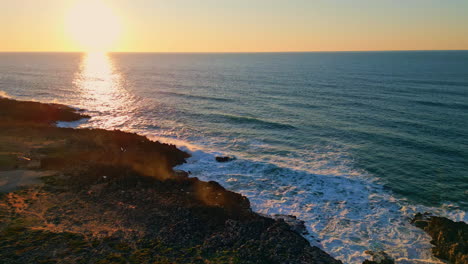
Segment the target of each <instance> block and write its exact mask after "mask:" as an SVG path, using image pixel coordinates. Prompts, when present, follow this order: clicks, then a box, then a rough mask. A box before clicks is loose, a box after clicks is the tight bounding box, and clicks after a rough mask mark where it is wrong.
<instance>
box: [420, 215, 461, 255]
mask: <svg viewBox="0 0 468 264" xmlns="http://www.w3.org/2000/svg"><path fill="white" fill-rule="evenodd" d="M411 223H412V224H414V225H415V226H417V227H419V228H421V229H423V230H424V231H426V233H428V234H429V235H430V236H431V237H432V241H431V243H432V244H433V245H434V247H433V248H432V253H433V254H434V256H436V257H438V258H440V259H443V260H448V261H450V262H451V263H454V264H467V263H468V224H466V223H464V222H454V221H452V220H450V219H447V218H445V217H438V216H432V215H430V214H428V213H424V214H421V213H417V214H416V215H415V216H414V218H413V219H412V220H411Z"/></svg>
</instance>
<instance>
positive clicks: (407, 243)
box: [0, 51, 468, 263]
mask: <svg viewBox="0 0 468 264" xmlns="http://www.w3.org/2000/svg"><path fill="white" fill-rule="evenodd" d="M0 91H2V94H4V95H5V94H7V95H8V96H11V97H13V98H16V99H21V100H37V101H42V102H58V103H64V104H68V105H72V106H75V107H77V108H82V109H84V110H85V112H86V113H88V114H90V115H91V116H92V118H91V119H90V120H86V121H84V122H80V123H78V124H71V125H75V126H80V127H99V128H106V129H121V130H125V131H132V132H138V133H141V134H144V135H147V136H148V137H150V138H152V139H155V140H160V141H162V142H167V143H173V144H176V145H177V146H179V147H180V148H182V149H184V150H186V151H188V152H190V153H191V154H192V157H191V158H190V159H188V162H187V163H186V164H184V165H181V166H179V168H180V169H184V170H187V171H190V172H191V176H192V177H199V178H200V179H203V180H215V181H218V182H219V183H221V184H222V185H223V186H224V187H226V188H228V189H230V190H233V191H236V192H239V193H242V194H243V195H246V196H247V197H248V198H249V199H250V201H251V204H252V208H253V209H254V210H255V211H256V212H259V213H261V214H265V215H274V214H290V215H295V216H297V217H298V218H300V219H302V220H304V221H305V223H306V227H307V229H308V231H309V235H306V238H307V239H308V240H309V241H310V242H311V243H312V244H313V245H317V246H319V247H321V248H323V249H324V250H325V251H327V252H328V253H330V254H331V255H332V256H334V257H336V258H338V259H340V260H343V261H344V262H345V263H361V262H362V261H363V260H364V259H365V258H366V257H369V255H367V254H365V253H364V252H365V251H366V250H374V251H380V250H384V251H386V252H387V253H388V254H389V255H391V256H392V257H394V258H395V259H396V260H397V263H439V262H438V260H437V259H434V258H433V257H432V256H431V252H430V248H431V245H430V243H429V241H430V238H429V237H428V236H427V235H426V234H425V233H424V232H423V231H421V230H419V229H417V228H415V227H413V226H412V225H411V224H410V223H409V221H410V218H411V217H412V216H413V215H414V214H415V213H416V212H424V211H429V212H433V213H435V214H439V215H443V216H446V217H449V218H451V219H453V220H457V221H465V222H467V221H468V215H467V214H466V211H467V209H468V51H419V52H418V51H415V52H337V53H251V54H249V53H245V54H158V53H112V54H107V55H106V54H81V53H0ZM63 125H70V124H63ZM217 155H228V156H233V157H236V159H235V160H234V161H231V162H227V163H218V162H216V161H215V156H217Z"/></svg>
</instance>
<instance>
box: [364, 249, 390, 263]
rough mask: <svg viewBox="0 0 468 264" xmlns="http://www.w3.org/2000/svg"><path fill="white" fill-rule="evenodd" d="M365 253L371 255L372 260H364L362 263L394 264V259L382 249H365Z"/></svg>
mask: <svg viewBox="0 0 468 264" xmlns="http://www.w3.org/2000/svg"><path fill="white" fill-rule="evenodd" d="M365 253H366V254H369V255H371V256H372V260H367V259H366V260H364V262H363V263H362V264H395V260H393V259H392V258H391V257H390V256H389V255H387V253H385V252H383V251H378V252H374V251H370V250H369V251H366V252H365Z"/></svg>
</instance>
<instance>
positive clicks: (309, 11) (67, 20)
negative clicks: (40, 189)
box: [0, 0, 468, 52]
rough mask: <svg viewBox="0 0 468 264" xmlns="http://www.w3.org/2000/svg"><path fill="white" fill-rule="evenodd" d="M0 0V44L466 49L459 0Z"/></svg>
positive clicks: (466, 5) (467, 29)
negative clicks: (0, 1) (0, 6)
mask: <svg viewBox="0 0 468 264" xmlns="http://www.w3.org/2000/svg"><path fill="white" fill-rule="evenodd" d="M2 2H3V3H2V8H1V9H0V51H83V50H84V51H86V50H94V49H96V50H107V51H125V52H269V51H342V50H433V49H468V16H467V15H466V10H468V1H465V0H450V1H437V0H412V1H400V0H392V1H390V0H380V1H374V0H356V1H341V0H314V1H311V0H290V1H282V0H269V1H267V0H237V1H220V0H217V1H215V0H205V1H195V0H171V1H163V0H158V1H154V0H132V1H128V0H102V1H99V0H41V1H37V0H15V1H2Z"/></svg>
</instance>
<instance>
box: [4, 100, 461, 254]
mask: <svg viewBox="0 0 468 264" xmlns="http://www.w3.org/2000/svg"><path fill="white" fill-rule="evenodd" d="M0 100H2V99H1V97H0ZM10 101H14V100H10ZM15 102H17V103H18V104H19V105H20V106H21V105H22V104H28V103H27V102H20V101H15ZM32 104H33V105H34V107H38V108H40V109H42V110H41V111H44V109H45V111H46V112H47V111H51V108H48V107H45V106H44V105H46V106H47V105H49V104H42V103H36V102H34V103H32ZM12 105H13V104H10V107H11V106H12ZM49 106H55V108H56V109H55V110H54V109H52V110H53V111H52V112H53V113H54V114H52V115H45V116H46V118H38V114H37V113H39V112H40V111H33V113H34V115H32V116H27V115H26V116H25V114H24V113H25V112H24V111H19V113H20V114H19V115H18V113H15V112H14V111H13V117H14V118H7V119H9V120H8V122H12V123H15V122H16V121H17V120H16V119H18V118H19V119H22V121H21V122H20V123H22V122H25V123H23V124H20V125H21V126H23V129H24V128H25V126H26V127H27V126H31V125H32V124H33V125H34V126H37V125H38V126H40V127H41V129H42V128H48V129H50V128H51V127H54V128H55V129H57V130H62V129H64V130H63V131H67V133H71V134H76V135H73V136H74V137H80V135H79V134H80V133H83V134H86V135H85V136H86V137H95V136H98V137H100V140H101V141H102V140H105V139H104V138H105V137H107V136H111V137H113V139H112V140H111V141H108V142H107V143H109V144H112V143H113V142H114V141H115V140H117V141H119V145H122V143H123V142H125V140H124V141H122V139H121V138H120V137H121V136H123V135H129V134H130V135H132V137H135V138H138V140H142V139H141V138H144V139H143V141H145V142H146V141H149V142H152V141H151V140H148V139H147V138H146V137H142V136H139V135H137V134H132V133H126V132H121V131H107V130H102V129H72V128H58V127H55V126H54V124H55V122H57V121H62V120H59V119H60V118H62V119H66V120H65V121H78V120H81V118H83V117H84V118H89V116H85V115H82V114H81V113H79V112H78V111H77V110H76V109H74V108H70V107H66V106H63V105H58V104H52V105H49ZM52 108H54V107H52ZM11 109H13V108H11ZM20 109H22V110H24V105H23V106H21V107H20ZM36 110H37V109H36ZM26 113H27V112H26ZM72 113H74V114H72ZM15 115H16V116H15ZM74 119H76V120H74ZM76 131H80V132H76ZM96 131H99V132H98V133H97V134H98V135H95V133H94V132H96ZM29 132H30V131H29ZM100 133H102V135H99V134H100ZM115 133H116V134H121V135H113V134H115ZM49 136H50V135H49ZM62 136H63V135H62ZM81 136H83V135H81ZM123 137H126V136H123ZM65 140H67V139H65ZM132 140H133V139H132ZM132 140H130V142H134V143H135V142H136V141H132ZM80 143H83V142H80ZM88 143H89V142H88ZM94 143H95V142H94ZM114 143H115V142H114ZM126 143H129V142H126ZM153 143H157V145H158V144H159V145H158V147H162V148H167V147H163V146H169V150H166V152H167V153H166V154H165V155H169V153H172V154H174V153H178V154H176V155H175V156H172V158H170V160H171V159H174V160H172V161H170V162H168V163H167V164H163V165H162V166H161V164H160V163H161V155H159V156H158V158H156V159H153V160H151V161H148V160H143V161H141V160H140V161H137V162H136V161H135V159H138V158H136V157H135V156H133V157H131V158H130V160H128V159H126V158H123V156H126V155H127V154H128V153H127V150H130V151H133V150H131V148H129V147H127V146H124V147H122V146H120V148H119V147H116V149H117V153H118V155H117V157H114V159H115V160H114V161H113V162H103V161H102V159H103V158H104V157H103V156H101V155H97V156H96V155H90V156H89V157H85V158H83V157H77V156H76V155H75V156H73V155H72V156H73V159H75V160H74V161H73V162H72V163H76V161H77V160H78V161H80V162H82V161H83V160H82V159H84V163H85V164H87V163H89V162H90V161H91V160H100V162H98V163H100V164H93V166H94V167H92V169H93V170H98V171H99V170H101V171H102V173H101V174H110V173H116V171H115V170H116V169H121V170H123V171H126V173H127V174H134V173H136V174H137V175H133V176H130V177H131V178H132V177H135V176H136V177H141V176H143V177H147V176H150V177H151V178H156V180H157V181H163V182H164V181H167V180H169V181H172V180H174V179H176V182H177V183H176V184H182V185H183V184H184V182H186V181H188V182H192V181H193V182H192V183H191V184H193V185H195V186H197V185H200V184H201V185H202V186H203V187H200V186H197V187H195V189H196V190H192V192H193V193H195V196H194V197H195V199H197V200H199V201H202V203H203V204H204V205H207V206H209V207H220V208H222V209H223V210H225V212H227V214H228V215H229V217H234V218H235V219H236V220H239V219H238V218H239V216H242V217H245V216H246V215H249V214H253V215H257V217H260V218H266V219H271V218H269V217H263V216H260V215H259V214H257V213H254V212H252V210H251V209H250V203H249V201H248V199H247V198H246V197H243V196H242V195H239V194H236V193H233V192H230V191H228V190H226V189H224V188H223V187H221V185H219V184H218V183H216V182H211V181H210V182H203V181H199V180H198V179H197V178H186V176H188V175H186V174H184V173H181V172H180V171H174V170H173V167H174V166H176V165H181V164H183V163H185V160H186V159H187V158H188V157H189V155H188V154H187V153H185V152H183V151H181V150H179V149H177V148H176V147H175V146H174V145H167V144H162V143H159V142H153ZM150 144H151V143H150ZM75 147H76V146H75ZM93 147H94V146H93ZM89 148H90V147H89V146H88V152H87V153H86V154H91V153H89V152H90V151H89ZM79 149H80V148H78V150H79ZM91 149H92V148H91ZM144 150H145V151H148V149H147V148H144ZM145 151H144V152H142V153H141V152H139V154H144V155H145V156H146V155H147V154H148V153H146V152H145ZM91 152H92V151H91ZM181 152H182V153H181ZM183 153H185V154H183ZM134 154H136V153H134ZM154 154H157V153H154ZM107 155H110V156H113V155H115V153H114V154H113V153H107ZM110 156H106V157H105V158H109V157H110ZM162 156H163V157H162V159H166V162H167V157H166V158H165V157H164V155H162ZM135 162H136V163H137V164H135ZM166 162H164V163H166ZM26 163H31V162H30V161H28V162H26ZM150 163H156V164H159V165H158V166H156V167H157V168H156V167H155V166H148V165H149V164H150ZM57 164H61V165H60V166H59V167H58V168H57ZM87 165H89V164H87ZM96 165H97V166H96ZM36 166H37V165H36ZM64 166H65V167H66V166H70V162H69V160H67V159H60V158H58V159H57V157H54V158H52V159H50V158H49V159H47V158H45V159H44V158H43V157H42V159H41V160H40V166H39V167H38V168H37V169H40V170H43V169H55V170H58V171H61V172H62V173H63V172H64V171H63V167H64ZM73 166H76V164H74V165H73ZM103 166H104V167H103ZM148 168H150V169H148ZM0 169H1V167H0ZM0 173H1V171H0ZM66 173H68V174H70V173H71V174H73V173H75V175H74V177H76V176H77V175H76V172H71V171H66V172H65V174H66ZM86 173H88V174H89V173H90V172H89V170H84V171H80V172H79V173H78V174H80V175H81V174H86ZM117 174H118V173H117ZM95 176H97V175H95ZM104 176H106V178H105V179H106V180H107V179H110V178H112V177H111V176H108V175H103V176H102V177H104ZM49 177H50V176H49ZM108 177H109V178H108ZM115 177H116V179H117V178H119V177H120V176H115ZM52 178H54V177H52ZM71 178H73V176H72V177H71ZM193 179H195V180H193ZM61 180H63V178H60V177H58V178H54V179H53V180H52V182H53V183H52V186H53V187H57V186H54V185H55V184H56V181H61ZM88 180H89V179H88ZM94 180H96V179H94ZM121 180H122V179H120V178H119V179H118V180H117V181H118V182H120V181H121ZM123 180H124V182H125V181H128V180H129V179H123ZM132 180H134V179H132ZM102 181H103V179H98V182H95V183H93V184H89V183H86V182H85V183H83V182H79V185H83V186H86V188H90V190H91V192H92V193H93V195H94V194H96V193H99V194H98V195H103V194H102V193H103V189H105V188H107V187H108V184H109V183H106V182H105V181H104V183H103V182H102ZM48 184H49V185H50V182H49V183H46V184H45V185H46V186H47V185H48ZM102 184H104V187H103V185H102ZM205 184H207V185H205ZM48 187H51V186H48ZM121 187H122V186H121ZM134 187H136V186H134ZM140 187H141V186H140ZM60 188H65V189H67V188H68V189H74V188H73V186H70V185H65V186H60ZM60 188H59V189H60ZM96 188H97V191H96V190H94V189H96ZM173 188H177V187H174V186H173ZM200 188H202V189H205V188H208V189H210V191H209V193H208V194H206V193H205V192H202V193H201V194H200V191H199V189H200ZM130 189H131V188H130ZM0 191H1V190H0ZM121 191H124V190H121ZM73 192H76V190H73ZM104 192H105V191H104ZM124 192H125V191H124ZM210 192H211V193H210ZM213 192H221V193H223V195H221V196H222V197H218V196H217V195H214V196H213ZM187 193H189V192H187ZM224 193H226V195H224ZM105 195H108V194H105ZM239 197H242V198H239ZM192 199H193V197H192ZM218 199H220V200H222V202H220V201H219V200H218ZM245 200H246V201H247V202H246V203H245ZM133 202H134V203H137V204H138V202H135V201H133ZM239 204H244V205H242V206H240V207H239ZM246 204H247V205H246ZM124 205H125V203H124ZM125 206H130V208H131V207H132V206H135V205H125ZM246 208H247V210H246ZM133 209H135V208H133ZM242 217H241V218H242ZM273 221H274V222H273V223H274V224H273V225H275V223H278V222H279V223H283V224H284V225H283V226H282V227H281V228H280V233H284V232H286V233H288V232H290V231H291V230H293V233H294V234H295V235H294V236H295V237H296V238H297V237H300V238H302V239H303V240H302V242H300V243H299V244H298V245H301V246H302V247H303V252H302V253H304V252H308V251H310V250H311V249H310V248H312V252H314V254H318V253H317V252H319V253H320V254H322V253H323V254H324V255H320V254H319V258H324V259H326V257H327V256H328V257H329V259H328V260H326V261H329V262H324V263H340V262H338V261H336V260H333V259H332V258H331V257H330V256H329V255H328V254H326V253H324V252H323V251H322V250H321V249H319V248H316V247H312V246H311V245H310V243H309V242H308V241H307V240H305V238H303V237H302V236H301V235H302V234H303V230H304V229H305V227H304V229H303V228H302V227H303V223H302V226H301V221H300V219H295V217H294V216H288V215H285V216H278V218H276V220H273ZM135 222H138V221H135ZM0 226H1V225H0ZM72 227H73V225H71V226H69V227H68V228H72ZM244 235H245V234H244ZM276 236H278V233H277V234H276ZM282 243H285V244H284V245H283V246H285V247H290V246H292V245H288V242H287V241H283V242H282ZM296 246H297V245H296ZM298 253H301V252H297V251H296V252H295V253H294V255H295V257H297V256H296V254H298ZM309 253H310V252H309ZM366 253H367V252H366ZM367 254H368V255H370V256H372V258H373V259H375V260H376V262H372V261H367V262H364V263H393V262H381V261H391V260H390V258H389V257H388V256H387V257H388V258H386V257H385V256H386V254H385V253H383V252H369V253H367ZM228 255H229V254H228ZM305 255H307V254H305ZM230 257H231V260H232V256H230ZM250 257H252V256H250ZM264 257H265V256H264ZM255 258H258V256H256V257H255ZM291 258H293V256H291V255H289V256H288V257H287V258H286V260H287V261H291ZM379 259H380V261H378V260H379ZM250 260H252V259H250ZM250 260H249V261H250ZM243 261H244V262H240V263H251V262H245V261H246V259H244V260H243ZM304 261H305V262H300V263H321V262H314V261H317V259H315V257H313V258H311V259H308V260H304ZM307 261H312V262H307ZM333 261H335V262H333ZM177 263H179V262H177ZM180 263H185V262H180ZM200 263H203V262H200ZM219 263H224V262H219ZM234 263H237V262H234ZM252 263H253V262H252ZM255 263H256V262H255ZM259 263H260V262H259ZM269 263H270V262H269ZM271 263H277V262H271ZM278 263H283V262H278ZM287 263H290V262H287ZM291 263H293V262H291ZM298 263H299V262H298ZM460 263H462V262H460Z"/></svg>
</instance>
